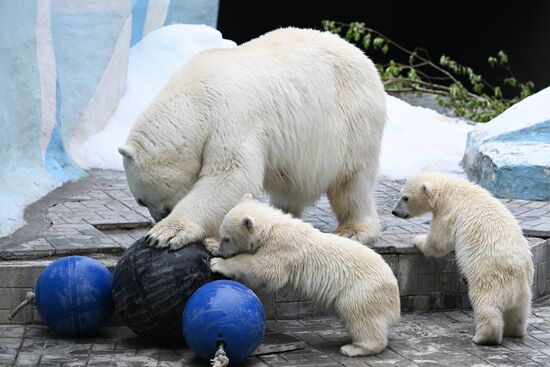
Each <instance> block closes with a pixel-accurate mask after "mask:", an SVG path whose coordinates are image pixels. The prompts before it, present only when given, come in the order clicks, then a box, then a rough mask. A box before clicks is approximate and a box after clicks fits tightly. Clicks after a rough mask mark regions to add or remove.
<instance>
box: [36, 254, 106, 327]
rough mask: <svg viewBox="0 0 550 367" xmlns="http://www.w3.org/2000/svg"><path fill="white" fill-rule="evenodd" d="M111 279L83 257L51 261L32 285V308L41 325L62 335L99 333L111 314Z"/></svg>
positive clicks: (94, 262) (92, 261) (88, 259)
mask: <svg viewBox="0 0 550 367" xmlns="http://www.w3.org/2000/svg"><path fill="white" fill-rule="evenodd" d="M111 283H112V275H111V273H110V272H109V270H107V268H106V267H105V266H103V264H101V263H99V262H98V261H96V260H94V259H91V258H89V257H85V256H68V257H64V258H62V259H59V260H56V261H54V262H53V263H52V264H50V265H49V266H47V267H46V269H44V271H42V273H41V274H40V277H39V278H38V281H37V282H36V288H35V292H36V296H35V304H36V309H37V311H38V314H39V315H40V318H41V319H42V321H43V322H44V323H45V324H46V325H48V327H50V328H51V329H53V330H55V331H58V332H60V333H62V334H66V335H86V334H90V333H92V332H94V331H96V330H97V329H99V328H100V327H101V326H102V325H103V324H104V323H105V321H107V319H108V318H109V317H110V316H111V315H112V313H113V301H112V298H111Z"/></svg>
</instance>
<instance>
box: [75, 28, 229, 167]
mask: <svg viewBox="0 0 550 367" xmlns="http://www.w3.org/2000/svg"><path fill="white" fill-rule="evenodd" d="M234 46H235V43H234V42H233V41H229V40H225V39H223V38H222V35H221V33H220V32H219V31H217V30H216V29H214V28H211V27H208V26H205V25H191V24H175V25H170V26H166V27H163V28H160V29H158V30H156V31H154V32H151V33H149V34H148V35H147V36H145V37H144V38H143V40H141V41H140V42H139V43H137V44H136V45H135V46H134V47H132V48H131V49H130V55H129V61H128V77H127V80H126V91H125V92H124V96H123V97H122V98H121V100H120V102H119V103H118V106H117V108H116V110H115V112H114V113H113V115H112V116H111V119H110V120H109V122H108V123H107V125H106V126H105V128H104V129H103V130H101V131H100V132H98V133H96V134H94V135H92V136H90V137H89V138H88V140H86V141H85V142H84V143H83V144H82V145H81V146H80V147H77V148H76V149H75V151H74V152H73V153H74V155H75V159H76V160H77V162H78V163H79V164H80V165H81V166H82V167H83V168H86V169H87V168H103V169H115V170H123V166H122V158H121V156H120V154H119V153H118V151H117V148H118V147H120V146H121V145H124V143H125V142H126V138H127V137H128V134H129V133H130V129H131V128H132V126H133V125H134V122H135V121H136V119H137V118H138V116H139V115H140V114H141V112H142V111H143V110H144V109H145V108H146V107H147V106H148V105H149V103H150V102H151V101H152V100H153V98H154V97H155V96H156V95H157V94H158V93H159V92H160V90H161V89H162V88H163V87H164V86H165V85H166V83H167V82H168V80H169V79H170V77H171V76H172V75H173V74H174V73H175V72H176V71H178V70H179V69H180V68H181V67H182V66H183V65H184V64H185V63H186V62H187V61H188V60H189V59H190V58H191V57H192V56H193V55H195V54H197V53H198V52H200V51H203V50H206V49H209V48H225V47H234Z"/></svg>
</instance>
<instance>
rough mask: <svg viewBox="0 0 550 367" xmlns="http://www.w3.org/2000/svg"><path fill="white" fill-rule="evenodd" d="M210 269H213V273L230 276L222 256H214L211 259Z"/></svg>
mask: <svg viewBox="0 0 550 367" xmlns="http://www.w3.org/2000/svg"><path fill="white" fill-rule="evenodd" d="M210 270H212V272H213V273H219V274H222V275H225V276H229V274H227V273H228V272H227V269H226V266H225V260H224V259H222V258H221V257H213V258H211V259H210Z"/></svg>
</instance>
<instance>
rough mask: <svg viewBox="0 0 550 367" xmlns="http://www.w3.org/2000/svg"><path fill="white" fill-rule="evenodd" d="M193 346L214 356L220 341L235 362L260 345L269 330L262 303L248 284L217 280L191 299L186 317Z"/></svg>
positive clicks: (184, 322) (205, 355) (185, 327)
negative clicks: (266, 326) (266, 330)
mask: <svg viewBox="0 0 550 367" xmlns="http://www.w3.org/2000/svg"><path fill="white" fill-rule="evenodd" d="M182 326H183V333H184V335H185V340H186V341H187V344H188V345H189V347H190V348H191V349H192V350H193V351H194V352H195V353H196V354H197V355H198V356H199V357H201V358H203V359H205V360H208V359H210V358H213V357H214V354H215V353H216V351H217V349H218V345H219V343H220V342H223V344H224V349H225V352H226V353H227V357H228V358H229V361H230V363H231V364H238V363H239V362H242V361H243V360H244V359H246V358H247V357H248V356H249V355H250V354H251V353H252V352H254V350H255V349H256V348H257V347H258V346H259V345H260V343H261V341H262V338H263V336H264V331H265V314H264V308H263V306H262V303H261V302H260V300H259V299H258V297H257V296H256V294H254V292H252V290H250V289H249V288H247V287H246V286H244V285H242V284H240V283H237V282H234V281H232V280H217V281H214V282H210V283H208V284H206V285H204V286H202V287H201V288H199V289H198V290H197V291H196V292H195V293H194V294H193V295H192V296H191V298H190V299H189V301H188V302H187V305H186V306H185V310H184V312H183V319H182Z"/></svg>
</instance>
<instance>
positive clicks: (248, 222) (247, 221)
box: [241, 216, 254, 232]
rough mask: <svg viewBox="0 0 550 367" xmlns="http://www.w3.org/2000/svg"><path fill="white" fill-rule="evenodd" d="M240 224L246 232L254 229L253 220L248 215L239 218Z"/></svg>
mask: <svg viewBox="0 0 550 367" xmlns="http://www.w3.org/2000/svg"><path fill="white" fill-rule="evenodd" d="M241 224H242V225H243V227H244V228H246V230H247V231H248V232H252V230H253V229H254V221H253V220H252V218H250V217H249V216H246V217H243V219H241Z"/></svg>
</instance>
